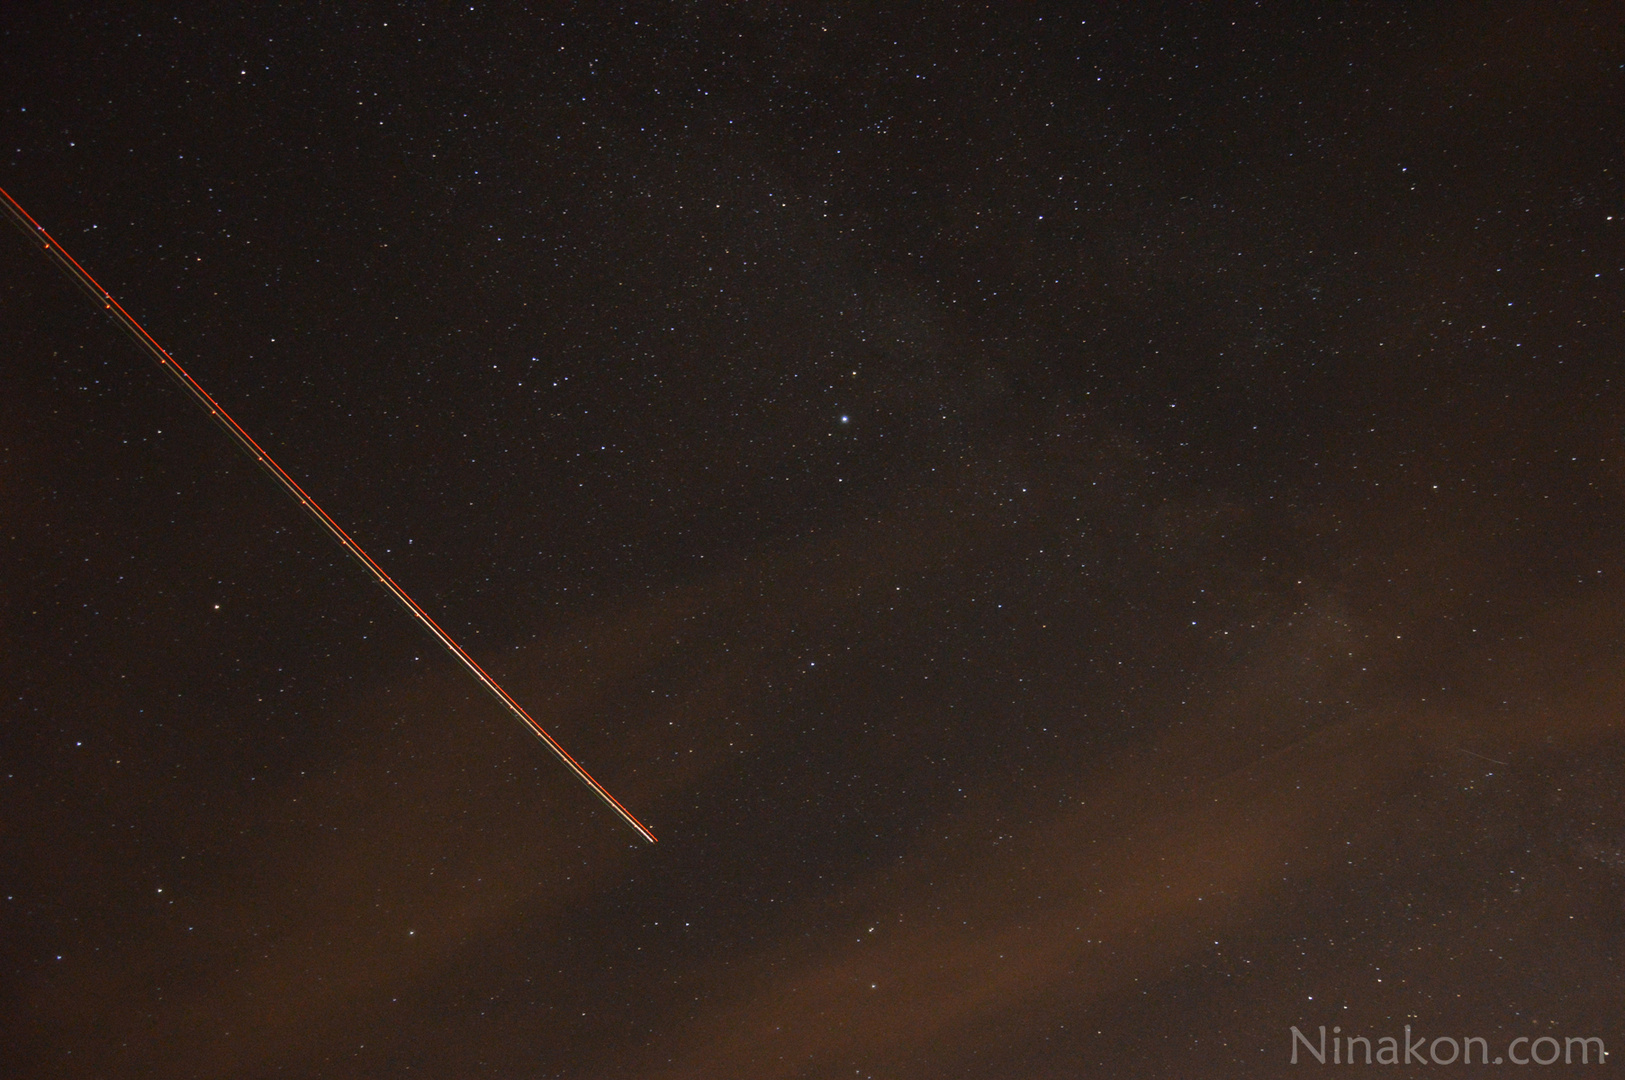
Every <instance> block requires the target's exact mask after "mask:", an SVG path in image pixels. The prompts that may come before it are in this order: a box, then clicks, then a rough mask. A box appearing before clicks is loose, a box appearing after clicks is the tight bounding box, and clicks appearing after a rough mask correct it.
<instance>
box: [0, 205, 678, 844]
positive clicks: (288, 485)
mask: <svg viewBox="0 0 1625 1080" xmlns="http://www.w3.org/2000/svg"><path fill="white" fill-rule="evenodd" d="M0 207H3V208H4V209H5V211H6V214H7V216H9V217H10V218H11V220H12V222H13V223H14V224H15V225H17V226H18V227H19V228H20V229H22V230H23V232H25V233H27V234H28V236H29V238H30V239H32V240H33V241H34V242H35V243H37V244H39V245H40V247H41V249H42V250H43V251H44V252H45V254H46V255H47V256H48V257H49V258H50V259H51V261H52V262H54V263H56V265H57V266H58V267H60V268H61V269H62V270H63V271H64V272H65V273H66V274H67V275H68V276H69V277H70V278H72V279H73V281H74V283H75V284H77V285H78V286H79V287H80V288H82V289H84V290H85V292H87V293H88V294H90V297H91V298H92V299H93V300H95V301H96V303H98V304H100V305H101V307H102V309H103V310H104V311H106V312H107V314H108V316H109V317H110V318H112V320H113V321H114V322H116V323H117V324H118V325H119V327H120V328H121V329H123V330H124V331H125V333H127V334H129V335H130V337H132V338H134V339H135V343H136V344H137V345H139V346H141V348H142V349H144V350H145V351H146V352H147V353H148V354H149V355H150V356H151V357H152V358H153V359H154V360H156V361H158V366H159V367H161V368H163V369H164V371H166V372H168V373H169V375H170V377H171V378H173V379H174V380H175V381H176V382H177V383H179V384H180V387H181V389H183V390H185V391H186V392H187V393H188V394H189V395H191V397H192V399H193V400H194V401H196V402H197V403H198V404H199V405H200V406H202V407H203V409H204V411H205V412H207V413H208V414H209V417H210V419H212V420H213V421H214V422H215V423H216V424H218V425H219V426H220V427H221V428H222V429H223V430H224V431H225V432H226V434H227V435H230V436H231V438H232V441H233V442H235V443H236V444H237V445H238V446H239V447H240V448H241V449H242V450H243V451H244V452H245V453H246V454H248V456H249V457H251V458H253V459H254V462H255V463H256V464H257V465H259V466H260V468H262V469H264V470H265V472H266V473H267V475H269V476H270V477H271V479H273V480H275V481H276V482H277V484H278V486H280V487H281V488H282V490H284V491H285V492H287V493H288V494H289V495H290V496H292V497H293V500H294V501H295V502H297V503H298V504H299V505H300V506H301V507H302V508H303V509H304V510H305V512H306V513H308V514H309V515H310V516H311V517H312V518H313V519H314V520H315V521H316V523H317V524H318V525H320V526H321V527H322V529H323V530H324V531H326V532H327V534H328V535H329V536H331V537H332V538H333V539H334V540H337V541H338V542H339V545H340V546H341V547H343V548H344V550H345V551H346V552H347V553H348V554H349V555H350V557H351V558H353V559H354V560H355V561H356V562H358V563H360V564H361V566H362V567H363V568H364V569H365V570H366V571H367V573H369V574H371V575H372V576H373V578H374V579H376V580H377V582H378V584H380V585H382V586H383V587H384V588H385V589H387V590H388V591H389V594H390V595H391V596H393V597H394V598H395V599H396V600H397V601H399V602H400V605H401V606H402V607H403V608H405V609H406V610H407V612H408V614H410V615H411V616H412V617H413V618H414V619H416V620H417V621H418V622H419V623H421V624H422V626H423V628H424V629H426V630H428V631H429V633H430V634H432V635H433V636H434V638H435V640H436V641H438V642H440V644H441V645H443V646H445V649H446V651H447V652H449V653H450V654H451V655H452V656H453V658H455V659H456V660H457V662H458V663H460V664H462V665H463V667H465V668H467V669H468V671H469V673H470V674H471V675H473V676H474V678H476V679H478V680H479V682H480V685H481V686H483V687H485V689H486V690H487V691H489V692H490V694H491V696H492V697H494V698H496V699H497V701H499V702H501V703H502V705H503V707H504V708H506V709H507V710H508V711H509V712H510V713H512V714H513V715H514V716H515V717H517V718H518V719H519V720H520V721H521V722H523V723H524V725H525V726H526V727H528V728H529V729H530V730H531V732H532V733H534V734H535V735H536V737H537V738H539V739H541V740H542V742H544V743H546V744H547V748H548V749H549V750H551V751H553V753H554V754H556V755H557V756H558V759H559V760H560V761H562V762H564V764H565V765H566V766H568V767H569V769H570V771H571V772H573V773H575V775H576V779H578V780H580V781H581V782H582V783H583V784H586V785H587V787H589V788H591V789H592V792H593V794H594V795H597V796H598V797H599V798H600V799H602V800H603V801H604V803H605V805H607V806H608V807H609V808H610V809H611V810H613V811H615V813H616V814H618V815H620V818H621V820H622V821H624V822H626V823H627V824H628V825H630V826H631V827H632V828H633V830H634V831H636V832H637V834H638V835H639V836H641V837H643V839H645V840H647V841H648V842H649V843H651V844H652V843H654V842H655V834H654V833H652V832H650V831H649V830H648V828H647V827H645V826H644V824H643V823H642V822H641V821H639V820H638V819H637V818H635V817H633V816H632V814H631V812H630V811H628V810H627V809H626V807H624V806H622V805H621V804H620V802H619V801H617V800H616V798H615V796H613V795H611V794H610V793H609V791H608V789H606V788H605V787H604V785H602V784H600V783H599V782H598V781H597V780H594V779H593V778H592V776H591V774H589V773H588V772H587V770H586V769H584V768H582V767H581V765H580V763H579V762H577V761H576V759H575V758H573V757H571V756H570V755H569V753H568V752H567V751H566V750H565V749H564V747H563V746H562V745H560V743H559V741H558V740H557V739H555V738H553V736H551V735H549V734H548V733H547V731H546V730H545V729H544V728H543V727H542V725H541V724H538V723H537V722H536V721H535V720H534V719H533V718H532V717H531V715H530V713H528V712H526V711H525V710H524V708H522V707H521V706H520V704H519V703H518V702H517V701H515V700H514V699H513V698H512V697H510V696H509V694H508V692H507V691H506V690H504V689H502V687H501V686H499V685H498V684H497V681H496V680H495V679H493V678H492V677H491V676H490V675H487V674H486V673H485V669H484V668H482V667H480V665H479V664H477V663H475V662H474V658H473V657H472V656H469V655H468V653H466V652H464V651H463V647H462V646H461V645H458V644H457V642H455V641H453V640H452V639H451V635H449V634H447V633H446V632H445V631H444V630H442V629H441V628H440V626H439V624H437V623H436V622H435V621H434V620H433V619H431V618H430V617H429V613H428V612H426V611H424V610H423V608H421V607H419V606H418V603H417V601H416V600H413V599H412V598H411V597H410V596H408V595H407V594H406V590H405V589H402V588H401V587H400V586H399V585H397V584H396V583H395V580H394V579H393V578H391V577H390V576H389V575H388V574H386V573H384V570H383V567H381V566H379V565H378V564H377V563H376V562H374V561H373V559H372V556H370V555H368V554H367V553H366V552H365V551H363V550H362V549H361V545H360V544H358V543H356V542H355V541H354V540H353V539H351V538H350V534H349V533H347V532H345V531H344V530H343V529H341V528H340V527H339V524H338V522H336V521H334V520H333V519H332V518H331V517H329V516H328V514H327V511H325V510H323V509H322V508H321V507H320V506H318V505H317V504H316V500H315V499H312V498H311V497H310V496H309V495H307V494H305V490H304V488H301V487H300V486H299V485H298V484H297V483H295V482H294V479H293V477H291V476H289V475H288V474H287V473H286V472H284V471H283V469H282V466H280V465H278V464H277V463H276V462H275V461H274V460H272V458H271V455H270V454H267V453H266V452H265V451H264V450H263V449H261V447H260V444H259V443H257V442H255V441H254V440H253V438H252V437H251V436H250V435H249V434H248V432H246V431H244V430H243V428H242V427H241V426H240V425H238V423H237V421H235V420H233V419H232V418H231V417H230V416H229V415H228V414H227V413H226V410H224V409H222V408H221V407H220V404H219V403H218V402H217V401H215V400H214V398H212V397H210V396H209V393H208V391H206V390H204V389H203V387H202V386H200V385H199V384H198V382H197V380H196V379H193V378H192V376H190V375H188V374H187V373H186V371H185V369H183V368H182V367H181V366H180V365H179V364H177V363H176V362H175V358H174V357H173V356H170V355H169V353H168V352H167V351H165V349H164V347H163V346H162V345H159V344H158V342H157V341H156V340H154V339H153V337H152V335H151V334H149V333H147V332H146V330H144V329H142V327H141V324H140V323H138V322H136V321H135V319H134V318H133V317H132V316H131V315H130V313H129V312H127V311H125V310H124V308H123V307H122V306H121V305H120V304H119V302H118V301H117V300H115V299H113V296H112V294H111V293H109V292H108V291H107V290H106V289H104V288H102V287H101V285H99V284H98V283H97V281H96V279H95V278H93V277H91V276H90V274H89V273H87V272H86V271H85V268H84V267H82V266H80V265H79V263H78V262H77V261H76V260H75V259H74V257H73V256H72V255H69V254H68V253H67V252H66V251H64V250H63V249H62V245H61V244H58V243H57V242H56V240H55V238H53V237H52V236H51V234H50V233H48V232H46V231H45V229H44V228H43V227H41V225H40V223H39V222H37V221H35V220H34V219H33V218H32V217H30V216H29V214H28V211H26V210H24V209H23V208H22V206H21V204H19V203H18V202H17V200H16V199H13V198H12V197H11V195H10V194H8V193H7V192H6V191H5V190H4V189H3V188H0Z"/></svg>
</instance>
